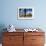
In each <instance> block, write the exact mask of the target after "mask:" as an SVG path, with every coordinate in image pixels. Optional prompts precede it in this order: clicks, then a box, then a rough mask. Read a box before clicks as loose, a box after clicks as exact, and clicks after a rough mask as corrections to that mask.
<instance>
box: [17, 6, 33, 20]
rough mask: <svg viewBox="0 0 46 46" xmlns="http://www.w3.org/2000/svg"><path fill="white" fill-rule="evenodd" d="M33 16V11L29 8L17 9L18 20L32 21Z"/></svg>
mask: <svg viewBox="0 0 46 46" xmlns="http://www.w3.org/2000/svg"><path fill="white" fill-rule="evenodd" d="M33 16H34V9H33V8H31V7H20V8H18V19H32V18H33Z"/></svg>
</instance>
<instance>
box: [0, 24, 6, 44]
mask: <svg viewBox="0 0 46 46" xmlns="http://www.w3.org/2000/svg"><path fill="white" fill-rule="evenodd" d="M4 28H6V27H5V25H4V24H0V43H2V36H3V34H2V32H5V31H6V30H4Z"/></svg>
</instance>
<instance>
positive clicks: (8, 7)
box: [0, 0, 46, 32]
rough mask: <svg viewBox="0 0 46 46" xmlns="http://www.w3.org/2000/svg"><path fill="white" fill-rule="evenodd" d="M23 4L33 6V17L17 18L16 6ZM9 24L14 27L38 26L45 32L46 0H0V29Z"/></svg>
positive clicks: (22, 5)
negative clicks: (27, 18) (28, 18)
mask: <svg viewBox="0 0 46 46" xmlns="http://www.w3.org/2000/svg"><path fill="white" fill-rule="evenodd" d="M24 6H25V7H33V8H34V17H35V18H34V19H32V20H17V8H18V7H24ZM9 24H13V25H14V26H15V27H16V28H29V27H40V28H42V29H43V30H44V31H45V32H46V0H0V27H1V28H0V29H2V27H3V28H4V27H7V26H8V25H9ZM39 25H40V26H39ZM0 31H1V30H0Z"/></svg>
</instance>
